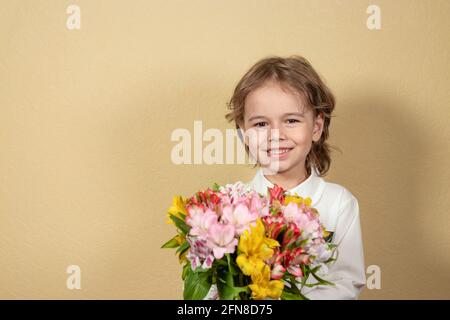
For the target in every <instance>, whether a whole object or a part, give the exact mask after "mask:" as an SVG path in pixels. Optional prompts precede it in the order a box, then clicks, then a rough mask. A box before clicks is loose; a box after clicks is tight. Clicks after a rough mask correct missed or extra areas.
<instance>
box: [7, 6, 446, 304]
mask: <svg viewBox="0 0 450 320" xmlns="http://www.w3.org/2000/svg"><path fill="white" fill-rule="evenodd" d="M70 4H77V5H79V6H80V8H81V29H80V30H72V31H70V30H68V29H67V28H66V19H67V16H68V15H67V14H66V8H67V6H68V5H70ZM370 4H377V5H379V6H380V8H381V14H382V28H381V30H372V31H371V30H369V29H368V28H367V27H366V19H367V17H368V14H367V13H366V9H367V7H368V6H369V5H370ZM0 5H1V10H0V146H1V157H0V298H12V299H15V298H32V299H35V298H44V299H47V298H57V299H60V298H61V299H77V298H83V299H84V298H86V299H91V298H98V299H103V298H112V299H116V298H125V299H134V298H136V299H169V298H170V299H179V298H180V297H181V279H180V268H179V265H178V263H177V260H176V257H175V256H174V252H173V251H171V250H161V249H160V246H161V244H162V242H163V241H165V240H167V239H168V238H169V237H170V236H171V235H172V234H173V233H174V230H173V229H172V227H171V226H168V225H166V224H165V223H164V222H165V211H166V209H167V207H168V206H169V204H170V202H171V198H172V195H174V194H183V195H190V194H192V193H193V192H195V191H197V190H199V189H201V188H205V187H207V186H208V185H210V184H211V183H212V182H214V181H216V182H218V183H225V182H234V181H237V180H243V181H247V180H249V179H250V178H251V177H252V176H253V174H254V171H252V169H251V167H250V166H245V165H213V166H208V165H195V166H194V165H183V166H177V165H174V164H173V163H172V162H171V158H170V151H171V149H172V147H173V146H174V145H175V143H174V142H171V141H170V134H171V132H172V131H173V130H174V129H176V128H188V129H190V130H192V128H193V121H194V120H202V121H203V126H204V128H219V129H221V130H225V129H226V128H231V127H232V126H231V125H230V124H227V123H226V121H225V120H224V117H223V116H224V114H225V113H226V106H225V103H226V101H227V99H228V98H229V97H230V94H231V91H232V89H233V87H234V85H235V84H236V82H237V81H238V79H239V78H240V76H241V75H242V74H243V72H245V71H246V70H247V68H248V67H249V66H250V65H251V64H253V63H254V62H256V61H257V60H258V59H260V58H262V57H265V56H267V55H269V54H277V55H290V54H300V55H304V56H305V57H307V58H308V59H309V60H310V61H311V63H312V64H313V65H314V66H315V67H316V68H317V70H318V71H319V72H320V74H322V75H323V76H324V77H325V79H326V81H327V83H328V84H329V85H330V87H331V88H332V90H333V92H334V93H335V95H336V97H337V101H338V104H337V109H336V117H335V118H334V119H333V122H332V126H331V143H332V144H333V145H336V146H338V147H339V148H340V149H341V150H343V153H342V154H341V153H334V155H333V163H332V168H331V171H330V173H329V175H328V176H327V177H326V179H327V180H328V181H331V182H337V183H339V184H342V185H344V186H345V187H347V188H348V189H349V190H351V191H352V192H353V194H355V195H356V196H357V198H358V199H359V203H360V209H361V218H362V227H363V233H364V245H365V251H366V264H367V266H369V265H378V266H380V267H381V270H382V289H381V290H365V291H364V293H363V294H362V296H361V298H364V299H384V298H386V299H392V298H401V299H409V298H419V299H423V298H446V299H449V298H450V275H449V272H448V270H450V233H449V228H450V221H449V217H448V216H449V209H450V204H449V182H450V169H449V168H450V160H449V159H450V153H449V150H450V148H449V141H450V128H449V126H448V119H449V118H450V108H449V102H450V95H449V89H448V88H449V86H450V79H449V77H448V70H449V59H450V54H449V53H450V43H449V41H448V31H449V30H450V19H449V16H448V12H450V1H446V0H441V1H439V0H433V1H425V0H422V1H412V0H408V1H407V0H402V1H387V0H377V1H364V0H358V1H356V0H353V1H351V0H346V1H338V0H336V1H318V0H315V1H312V0H310V1H300V0H292V1H274V0H273V1H268V0H266V1H242V0H240V1H212V0H201V1H200V0H196V1H181V0H180V1H173V0H161V1H144V0H141V1H124V0H122V1H119V0H95V1H94V0H89V1H88V0H84V1H81V0H77V1H75V0H73V1H61V0H47V1H43V0H39V1H38V0H28V1H26V0H21V1H14V0H0ZM72 264H75V265H79V266H80V268H81V272H82V280H81V285H82V289H81V290H68V289H67V288H66V278H67V276H68V275H67V274H66V268H67V266H68V265H72Z"/></svg>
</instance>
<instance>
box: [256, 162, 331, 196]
mask: <svg viewBox="0 0 450 320" xmlns="http://www.w3.org/2000/svg"><path fill="white" fill-rule="evenodd" d="M323 185H324V181H323V178H321V177H319V175H318V173H317V171H316V169H315V167H314V168H313V170H311V174H310V175H309V177H308V178H306V180H304V181H302V182H301V183H300V184H298V185H297V186H295V187H293V188H291V189H289V190H287V192H288V193H290V194H294V193H296V194H297V195H299V196H301V197H303V198H307V197H309V198H311V200H312V205H314V204H315V203H316V202H317V201H318V200H319V198H320V195H321V191H322V189H323ZM249 186H250V187H251V188H252V189H253V190H255V191H256V192H258V193H260V194H262V195H264V196H266V195H267V190H268V188H272V187H273V183H272V182H270V181H269V180H268V179H267V178H266V177H265V176H264V174H263V170H262V169H261V168H259V169H258V171H257V172H256V174H255V177H254V178H253V180H252V181H251V182H250V183H249Z"/></svg>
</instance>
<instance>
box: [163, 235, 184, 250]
mask: <svg viewBox="0 0 450 320" xmlns="http://www.w3.org/2000/svg"><path fill="white" fill-rule="evenodd" d="M177 237H178V236H175V237H173V238H172V239H170V240H169V241H167V242H166V243H164V244H163V245H162V247H161V248H176V247H179V246H180V244H179V243H178V240H177Z"/></svg>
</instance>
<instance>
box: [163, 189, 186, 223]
mask: <svg viewBox="0 0 450 320" xmlns="http://www.w3.org/2000/svg"><path fill="white" fill-rule="evenodd" d="M186 215H187V211H186V200H184V199H183V197H181V196H175V197H173V199H172V206H171V207H170V208H169V210H168V212H167V223H168V224H174V222H173V220H172V219H170V216H174V217H176V218H178V219H181V220H184V219H185V217H186Z"/></svg>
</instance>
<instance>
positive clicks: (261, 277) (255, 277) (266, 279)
mask: <svg viewBox="0 0 450 320" xmlns="http://www.w3.org/2000/svg"><path fill="white" fill-rule="evenodd" d="M251 277H252V282H253V283H252V284H250V285H249V288H250V289H251V290H252V298H253V299H255V300H262V299H265V298H267V297H270V298H272V299H278V298H279V297H280V296H281V293H282V292H283V289H284V283H283V281H281V280H270V267H269V266H268V265H265V266H264V268H263V269H262V270H261V271H260V272H258V273H255V274H252V276H251Z"/></svg>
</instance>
